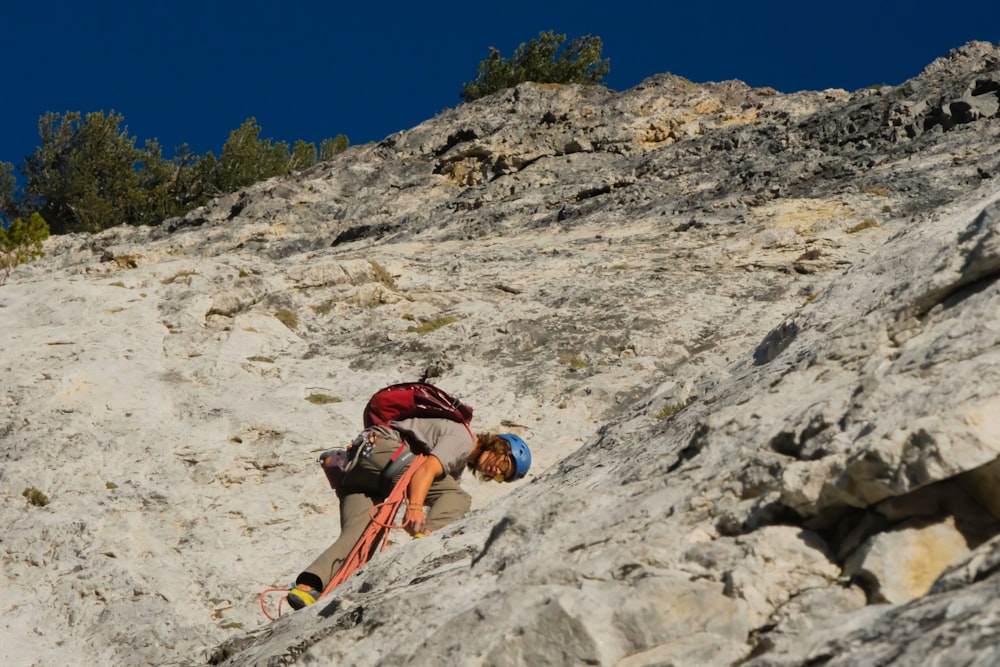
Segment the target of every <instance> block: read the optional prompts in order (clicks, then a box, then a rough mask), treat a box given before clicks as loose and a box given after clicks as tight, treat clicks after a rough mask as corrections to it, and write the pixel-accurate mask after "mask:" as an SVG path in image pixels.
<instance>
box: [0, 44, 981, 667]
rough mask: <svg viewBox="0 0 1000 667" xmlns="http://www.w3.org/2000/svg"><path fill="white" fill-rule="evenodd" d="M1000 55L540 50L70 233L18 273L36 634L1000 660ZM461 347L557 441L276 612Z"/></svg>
mask: <svg viewBox="0 0 1000 667" xmlns="http://www.w3.org/2000/svg"><path fill="white" fill-rule="evenodd" d="M998 77H1000V50H998V49H997V48H996V47H994V46H992V45H990V44H985V43H971V44H968V45H965V46H963V47H962V48H960V49H956V50H955V51H953V52H952V53H949V54H947V55H946V56H944V57H942V58H941V59H939V60H937V61H935V62H934V63H931V64H930V65H929V66H928V67H927V68H926V69H925V70H924V72H922V73H921V74H920V75H919V76H918V77H916V78H914V79H913V80H911V81H908V82H905V83H904V84H902V85H900V86H896V87H882V88H878V89H870V90H862V91H856V92H854V93H848V92H845V91H820V92H800V93H795V94H792V95H783V94H779V93H777V92H775V91H773V90H770V89H752V88H750V87H748V86H745V85H744V84H742V83H740V82H723V83H715V84H694V83H691V82H688V81H685V80H683V79H681V78H679V77H674V76H671V75H668V74H663V75H658V76H655V77H651V78H650V79H648V80H646V81H644V82H643V83H642V84H640V85H639V86H637V87H635V88H634V89H631V90H628V91H624V92H620V93H618V92H613V91H608V90H604V89H600V88H581V87H577V86H544V85H536V84H524V85H522V86H519V87H517V88H516V89H512V90H509V91H504V92H501V93H498V94H496V95H494V96H492V97H489V98H484V99H481V100H477V101H475V102H473V103H469V104H463V105H462V106H459V107H456V108H454V109H450V110H448V111H445V112H444V113H442V114H441V115H439V116H437V117H435V118H433V119H430V120H428V121H426V122H424V123H422V124H421V125H418V126H417V127H415V128H412V129H411V130H407V131H405V132H400V133H397V134H395V135H392V136H390V137H387V138H386V139H385V140H384V141H382V142H380V143H379V144H372V145H367V146H358V147H354V148H352V149H350V150H348V151H347V152H345V153H343V154H341V155H339V156H337V158H336V159H334V160H332V161H330V162H327V163H323V164H320V165H317V166H315V167H314V168H312V169H310V170H309V171H307V172H303V173H299V174H295V175H293V176H290V177H288V178H283V179H274V180H271V181H267V182H264V183H260V184H258V185H255V186H253V187H251V188H248V189H246V190H243V191H240V192H237V193H234V194H232V195H229V196H227V197H223V198H220V199H218V200H215V201H213V202H212V203H211V204H210V205H208V206H206V207H203V208H202V209H199V210H197V211H193V212H192V213H190V214H188V215H187V216H185V217H183V218H175V219H170V220H166V221H164V222H163V223H162V224H160V225H158V226H156V227H149V228H129V229H122V228H119V229H112V230H109V231H107V232H104V233H102V234H99V235H96V236H64V237H59V238H53V239H50V240H49V241H48V242H47V245H46V248H45V250H46V257H45V258H44V260H42V261H39V262H37V263H35V264H32V265H28V266H24V267H19V268H18V270H17V272H16V273H15V274H14V276H12V279H11V280H10V282H9V283H8V284H7V285H6V286H4V287H2V288H0V318H2V319H0V322H2V327H3V333H4V340H5V345H4V346H3V347H2V348H0V370H2V378H3V380H2V384H0V391H2V397H3V401H4V405H5V407H6V408H7V409H6V412H5V413H4V414H3V415H0V455H2V457H3V461H4V465H3V468H2V472H0V494H2V497H3V499H4V502H3V505H2V509H0V513H2V516H3V519H4V525H5V526H6V527H7V529H6V530H5V533H4V535H3V536H2V537H0V558H2V560H3V576H4V578H5V583H6V585H5V586H4V587H2V588H0V603H2V604H3V606H4V608H5V609H7V610H8V612H7V613H6V614H5V617H4V621H5V629H4V630H3V632H4V633H5V635H4V636H5V641H2V642H0V657H2V658H3V659H4V662H5V664H24V665H27V664H37V665H56V664H70V663H76V662H81V661H82V662H87V663H95V664H97V663H109V664H190V665H195V664H220V663H223V662H225V663H226V664H232V665H249V664H287V663H289V662H294V661H300V662H302V663H304V664H311V663H319V664H357V665H375V664H378V665H394V664H407V665H413V664H417V665H423V664H426V665H439V664H490V665H521V664H547V665H550V664H551V665H557V664H566V665H579V664H595V665H619V666H622V667H624V666H627V667H636V666H638V665H664V664H671V665H732V664H751V665H793V664H801V665H805V664H809V665H819V664H915V663H917V662H930V663H932V664H938V665H950V664H955V665H958V664H971V663H979V664H987V663H989V662H990V661H991V660H993V659H994V658H995V657H996V649H995V648H994V647H993V644H994V642H992V641H990V640H991V638H992V636H993V626H994V625H995V623H994V618H993V617H994V616H996V615H997V614H996V609H997V606H996V604H995V603H994V602H992V600H993V598H995V597H996V596H995V595H992V593H993V592H994V591H993V588H994V587H995V585H996V582H995V579H996V577H995V576H994V574H995V570H996V569H997V568H995V567H994V566H993V565H992V563H993V562H994V561H996V560H997V558H998V555H997V554H998V553H1000V548H998V547H997V544H998V543H997V537H996V536H997V535H998V533H1000V497H998V495H997V494H998V491H997V488H1000V487H998V486H997V484H996V481H997V477H998V475H1000V463H998V460H1000V421H998V419H1000V417H998V416H1000V398H998V397H1000V375H998V373H997V371H996V370H995V369H997V368H1000V364H998V363H995V362H996V361H998V359H997V354H998V353H997V350H998V349H1000V344H998V343H1000V340H998V335H1000V334H998V332H1000V324H998V321H997V315H996V313H997V312H1000V309H998V306H1000V289H998V287H997V280H996V279H997V277H998V276H1000V241H998V238H1000V187H998V185H997V181H996V179H995V178H994V177H995V175H996V174H997V173H998V166H1000V156H998V154H997V151H996V148H995V147H996V146H997V139H998V136H1000V99H998V91H1000V84H998V82H1000V78H998ZM420 377H422V378H427V379H430V380H431V381H433V382H435V383H437V384H439V385H441V386H442V387H444V388H446V389H448V390H449V391H452V392H453V393H455V394H457V395H459V396H461V397H462V398H464V399H465V400H467V401H468V402H469V403H470V404H472V405H473V406H475V407H476V423H475V425H476V426H477V427H478V428H479V429H482V430H501V429H502V430H508V431H513V432H517V433H519V434H521V435H522V436H523V437H525V439H526V440H528V441H529V443H531V445H532V448H533V452H534V455H535V467H534V468H533V470H532V473H531V474H530V475H529V477H528V478H527V481H526V482H525V483H520V484H518V485H510V486H509V487H506V486H505V487H504V488H501V487H499V486H497V485H494V484H488V483H476V482H474V481H471V480H467V481H466V486H467V488H469V490H470V492H471V493H472V494H473V497H474V511H473V512H472V513H471V514H470V515H468V516H467V517H466V518H464V519H462V520H461V521H459V522H457V523H455V524H453V525H452V526H449V527H448V528H446V529H444V530H442V531H439V532H438V533H434V534H432V535H431V536H429V537H428V538H426V539H423V540H418V541H412V542H411V541H409V540H407V539H406V538H405V537H400V538H394V540H393V541H394V544H393V546H392V547H391V548H389V549H387V550H386V551H385V552H383V553H381V554H379V555H378V556H377V557H376V558H375V559H373V561H372V562H371V563H369V564H368V565H367V566H366V567H365V568H364V569H363V570H362V571H361V572H359V573H358V574H357V575H356V576H354V577H353V578H352V579H351V580H349V581H348V582H347V583H345V584H343V585H342V586H341V587H339V588H338V589H337V590H336V591H335V592H334V595H332V596H331V597H329V598H325V599H324V600H322V601H321V602H320V603H319V604H317V605H314V606H312V607H309V608H307V609H305V610H303V611H300V612H296V613H294V614H288V613H286V614H284V615H283V616H282V617H281V618H280V619H279V620H278V621H276V622H273V623H270V622H267V621H266V619H265V618H264V617H263V615H262V614H261V613H260V609H259V608H258V606H257V605H258V594H259V593H260V591H261V590H263V589H264V588H266V587H267V586H269V585H271V584H279V585H280V584H286V583H287V582H288V581H289V580H290V579H291V578H292V577H294V575H295V574H296V573H297V572H298V570H299V569H300V568H301V567H302V566H303V565H305V564H306V563H307V562H308V561H309V560H310V559H311V558H312V557H313V556H314V555H315V553H316V552H318V551H319V550H320V549H322V548H323V547H324V546H325V545H326V543H328V542H329V541H331V540H332V539H333V537H334V536H335V535H336V531H337V525H338V523H337V518H336V517H337V512H336V499H335V497H334V496H332V494H330V492H329V489H328V488H326V481H325V479H324V478H323V476H322V474H321V473H320V472H319V471H318V470H317V469H316V466H315V457H316V454H317V453H318V452H320V451H322V450H324V449H327V448H328V447H330V446H332V445H335V444H338V443H344V442H346V441H348V440H350V438H351V437H353V435H354V433H355V431H356V430H357V429H358V428H359V427H360V411H361V408H362V406H363V405H364V403H365V401H366V400H367V398H368V396H369V395H370V394H371V392H372V391H374V390H375V389H377V388H379V387H381V386H383V385H385V384H389V383H391V382H396V381H401V380H409V379H415V378H420ZM32 490H34V492H35V493H32ZM38 599H44V600H46V604H45V605H38V604H35V603H34V601H35V600H38ZM276 600H277V597H275V596H272V597H271V598H270V599H267V598H266V599H265V602H266V603H267V604H269V605H271V606H270V609H271V610H272V611H273V610H274V605H275V603H276ZM26 637H27V638H30V639H31V641H25V640H24V638H26ZM15 639H16V641H15Z"/></svg>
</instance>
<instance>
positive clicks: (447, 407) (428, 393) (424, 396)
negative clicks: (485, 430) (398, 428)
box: [363, 382, 472, 428]
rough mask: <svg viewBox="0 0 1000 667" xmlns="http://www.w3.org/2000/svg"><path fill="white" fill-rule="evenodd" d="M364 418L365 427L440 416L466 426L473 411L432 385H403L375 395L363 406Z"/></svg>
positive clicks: (379, 391)
mask: <svg viewBox="0 0 1000 667" xmlns="http://www.w3.org/2000/svg"><path fill="white" fill-rule="evenodd" d="M363 417H364V423H365V428H371V427H372V426H375V425H380V426H388V425H389V422H391V421H402V420H404V419H414V418H417V417H440V418H443V419H450V420H452V421H456V422H461V423H462V424H465V425H466V427H468V425H469V422H471V421H472V408H471V407H469V406H468V405H466V404H465V403H463V402H462V401H460V400H458V399H457V398H455V397H453V396H451V395H449V394H448V393H446V392H445V391H444V390H442V389H438V388H437V387H435V386H434V385H432V384H427V383H426V382H402V383H400V384H394V385H390V386H388V387H386V388H385V389H379V390H378V391H377V392H375V394H374V395H373V396H372V397H371V399H369V401H368V405H366V406H365V411H364V413H363Z"/></svg>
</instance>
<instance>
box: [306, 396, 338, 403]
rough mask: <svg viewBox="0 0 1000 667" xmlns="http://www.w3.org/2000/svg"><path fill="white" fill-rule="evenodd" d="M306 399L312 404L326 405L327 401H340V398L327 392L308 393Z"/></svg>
mask: <svg viewBox="0 0 1000 667" xmlns="http://www.w3.org/2000/svg"><path fill="white" fill-rule="evenodd" d="M306 400H307V401H309V402H310V403H312V404H314V405H327V404H328V403H340V401H341V399H340V398H338V397H337V396H330V395H329V394H309V395H308V396H306Z"/></svg>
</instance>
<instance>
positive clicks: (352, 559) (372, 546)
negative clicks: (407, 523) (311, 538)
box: [260, 454, 426, 621]
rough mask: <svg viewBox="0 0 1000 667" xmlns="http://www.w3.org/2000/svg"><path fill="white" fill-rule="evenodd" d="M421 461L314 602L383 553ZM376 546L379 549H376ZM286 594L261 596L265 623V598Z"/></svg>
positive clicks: (374, 512)
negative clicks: (377, 552) (372, 558)
mask: <svg viewBox="0 0 1000 667" xmlns="http://www.w3.org/2000/svg"><path fill="white" fill-rule="evenodd" d="M424 458H426V457H425V456H424V455H423V454H418V455H417V456H415V457H414V459H413V462H412V463H411V464H410V465H409V467H408V468H407V469H406V471H405V472H404V473H403V475H402V476H401V477H400V478H399V481H398V482H396V484H395V486H393V487H392V492H391V493H389V496H388V497H387V498H386V499H385V500H384V501H382V502H381V503H379V504H377V505H375V506H374V507H372V509H371V511H370V512H369V516H370V517H371V521H370V522H369V523H368V527H367V528H366V529H365V532H363V533H362V534H361V537H360V538H358V541H357V543H356V544H355V545H354V548H353V549H351V553H350V554H348V556H347V558H346V559H345V560H344V563H343V565H341V566H340V569H339V570H337V573H336V574H335V575H333V578H332V579H330V583H329V584H327V585H326V588H325V589H323V592H322V593H321V594H320V596H319V597H318V598H316V599H317V600H320V599H322V598H324V597H326V595H327V594H328V593H329V592H330V591H332V590H333V589H334V588H336V587H337V586H339V585H340V584H342V583H344V581H346V580H347V579H348V577H350V576H351V575H352V574H354V573H355V572H357V571H358V570H359V569H360V568H361V566H362V565H364V564H365V563H367V562H368V561H369V559H371V557H372V556H373V555H375V552H376V551H381V550H383V549H385V547H386V544H387V541H388V538H389V530H390V529H392V528H402V526H398V525H394V524H393V523H392V522H393V520H394V519H395V518H396V513H397V512H398V511H399V506H400V505H401V504H402V503H403V501H404V500H406V487H407V486H408V485H409V483H410V477H412V476H413V473H414V472H416V470H417V468H419V467H420V464H421V463H423V460H424ZM376 545H378V548H377V549H376ZM289 590H291V589H289V588H281V587H272V588H267V589H265V590H264V591H262V592H261V594H260V609H261V611H262V612H264V616H266V617H267V620H269V621H273V620H275V617H274V616H271V615H270V614H269V613H267V607H266V606H265V604H264V597H265V596H267V595H268V594H269V593H276V592H282V593H285V592H287V591H289ZM283 603H284V597H282V599H281V600H280V601H279V602H278V616H279V617H280V616H281V607H282V604H283Z"/></svg>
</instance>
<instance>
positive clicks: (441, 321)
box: [406, 315, 458, 334]
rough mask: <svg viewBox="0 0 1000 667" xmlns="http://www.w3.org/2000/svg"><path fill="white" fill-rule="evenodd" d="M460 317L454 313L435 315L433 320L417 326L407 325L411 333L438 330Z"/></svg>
mask: <svg viewBox="0 0 1000 667" xmlns="http://www.w3.org/2000/svg"><path fill="white" fill-rule="evenodd" d="M457 321H458V318H457V317H455V316H454V315H442V316H441V317H435V318H434V319H433V320H428V321H426V322H424V323H423V324H420V325H418V326H415V327H407V328H406V330H407V331H408V332H409V333H419V334H424V333H430V332H431V331H436V330H437V329H440V328H441V327H444V326H448V325H449V324H451V323H452V322H457Z"/></svg>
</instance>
